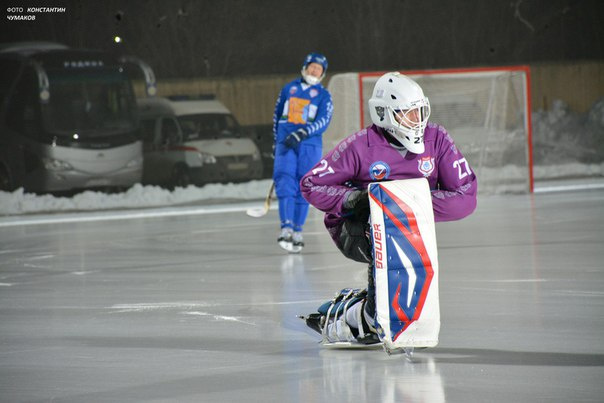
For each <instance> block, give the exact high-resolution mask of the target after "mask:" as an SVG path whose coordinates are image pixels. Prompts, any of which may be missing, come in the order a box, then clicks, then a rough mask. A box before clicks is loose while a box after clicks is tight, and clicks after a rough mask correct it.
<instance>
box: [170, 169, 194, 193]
mask: <svg viewBox="0 0 604 403" xmlns="http://www.w3.org/2000/svg"><path fill="white" fill-rule="evenodd" d="M171 182H172V188H173V189H174V188H176V187H183V188H186V187H187V186H189V185H190V184H191V176H190V175H189V168H188V167H187V166H185V165H176V166H175V167H174V168H173V169H172V181H171Z"/></svg>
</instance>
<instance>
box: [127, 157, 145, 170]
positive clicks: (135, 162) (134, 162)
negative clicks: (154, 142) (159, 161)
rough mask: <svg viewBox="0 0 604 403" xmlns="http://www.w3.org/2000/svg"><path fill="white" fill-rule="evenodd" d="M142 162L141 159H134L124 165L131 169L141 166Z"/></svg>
mask: <svg viewBox="0 0 604 403" xmlns="http://www.w3.org/2000/svg"><path fill="white" fill-rule="evenodd" d="M142 162H143V160H142V158H135V159H133V160H130V161H128V163H127V164H126V167H128V168H132V167H135V166H138V165H141V163H142Z"/></svg>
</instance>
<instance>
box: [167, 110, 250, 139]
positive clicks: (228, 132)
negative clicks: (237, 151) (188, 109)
mask: <svg viewBox="0 0 604 403" xmlns="http://www.w3.org/2000/svg"><path fill="white" fill-rule="evenodd" d="M178 122H179V123H180V127H181V128H182V131H183V135H184V140H185V141H192V140H211V139H218V138H227V137H235V136H236V135H237V134H238V131H239V126H238V124H237V121H236V120H235V118H233V116H231V115H228V114H224V113H203V114H196V115H183V116H179V117H178Z"/></svg>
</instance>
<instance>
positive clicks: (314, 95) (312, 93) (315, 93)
mask: <svg viewBox="0 0 604 403" xmlns="http://www.w3.org/2000/svg"><path fill="white" fill-rule="evenodd" d="M309 95H310V97H311V98H314V97H316V96H317V95H319V91H317V90H316V89H314V88H313V89H312V90H310V92H309Z"/></svg>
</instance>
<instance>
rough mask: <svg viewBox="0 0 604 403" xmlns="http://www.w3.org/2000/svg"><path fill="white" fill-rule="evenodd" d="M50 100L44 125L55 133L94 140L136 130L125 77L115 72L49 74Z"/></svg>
mask: <svg viewBox="0 0 604 403" xmlns="http://www.w3.org/2000/svg"><path fill="white" fill-rule="evenodd" d="M48 79H49V83H50V100H49V102H48V103H47V104H45V105H44V106H43V110H44V112H43V114H44V117H45V118H44V120H45V126H46V128H47V130H48V131H49V132H53V133H56V134H73V133H74V132H77V133H78V135H79V136H81V137H84V138H86V137H98V136H106V135H108V134H118V133H123V132H125V131H132V130H134V129H136V109H135V105H136V103H135V99H134V94H133V92H132V87H131V86H130V82H129V81H128V78H127V77H126V76H125V75H124V74H120V73H119V72H118V71H112V70H100V71H99V70H95V71H90V70H88V71H79V72H73V71H69V72H67V71H64V70H61V71H52V70H51V71H49V72H48Z"/></svg>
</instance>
